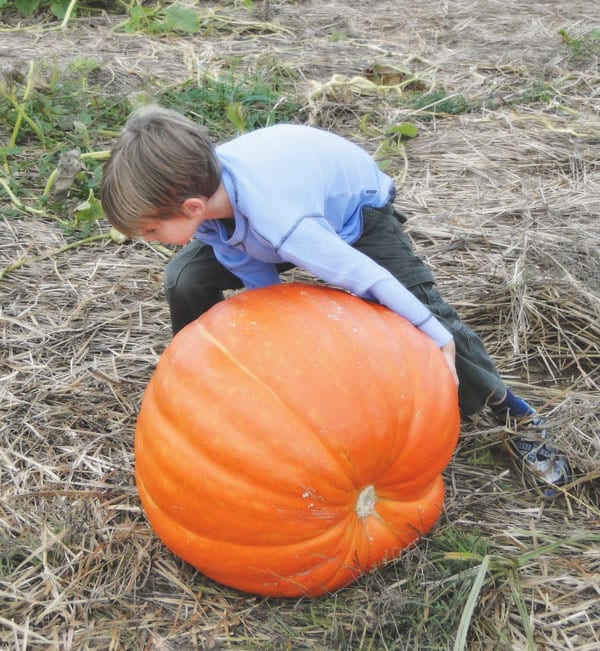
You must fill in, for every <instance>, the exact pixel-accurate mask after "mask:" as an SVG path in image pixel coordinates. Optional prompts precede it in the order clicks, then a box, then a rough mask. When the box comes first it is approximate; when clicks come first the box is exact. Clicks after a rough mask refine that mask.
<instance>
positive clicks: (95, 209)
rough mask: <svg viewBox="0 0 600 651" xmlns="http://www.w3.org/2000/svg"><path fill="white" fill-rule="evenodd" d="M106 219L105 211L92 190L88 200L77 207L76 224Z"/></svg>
mask: <svg viewBox="0 0 600 651" xmlns="http://www.w3.org/2000/svg"><path fill="white" fill-rule="evenodd" d="M102 217H104V210H103V209H102V204H101V203H100V200H99V199H96V197H95V196H94V191H93V190H90V193H89V195H88V198H87V199H86V200H85V201H82V202H81V203H80V204H79V205H78V206H76V207H75V224H82V223H93V222H95V221H98V220H99V219H102Z"/></svg>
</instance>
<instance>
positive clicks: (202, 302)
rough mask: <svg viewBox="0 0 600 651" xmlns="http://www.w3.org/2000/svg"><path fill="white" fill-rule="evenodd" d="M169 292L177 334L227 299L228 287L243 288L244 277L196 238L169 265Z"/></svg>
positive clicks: (166, 273)
mask: <svg viewBox="0 0 600 651" xmlns="http://www.w3.org/2000/svg"><path fill="white" fill-rule="evenodd" d="M164 283H165V294H166V296H167V301H168V303H169V309H170V311H171V325H172V327H173V334H177V333H178V332H179V330H181V329H182V328H183V327H184V326H186V325H187V324H188V323H191V322H192V321H194V320H195V319H197V318H198V317H199V316H200V315H201V314H203V313H204V312H206V311H207V310H208V309H210V308H211V307H212V306H213V305H215V304H216V303H219V302H220V301H222V300H223V298H224V297H223V291H224V290H226V289H241V287H242V286H243V285H242V282H241V280H240V279H239V278H238V277H237V276H236V275H234V274H233V273H231V271H229V270H228V269H226V268H225V267H224V266H223V265H222V264H221V263H220V262H219V261H218V260H217V258H216V257H215V254H214V252H213V249H212V247H211V246H209V245H208V244H204V243H203V242H200V241H198V240H192V241H191V242H190V243H189V244H187V245H186V246H184V247H183V249H181V251H180V252H179V253H178V254H177V255H175V257H173V258H172V259H171V260H170V261H169V263H168V264H167V268H166V270H165V280H164Z"/></svg>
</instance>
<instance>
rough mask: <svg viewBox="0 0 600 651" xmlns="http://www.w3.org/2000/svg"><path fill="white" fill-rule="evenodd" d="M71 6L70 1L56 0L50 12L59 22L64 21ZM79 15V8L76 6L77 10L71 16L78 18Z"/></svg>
mask: <svg viewBox="0 0 600 651" xmlns="http://www.w3.org/2000/svg"><path fill="white" fill-rule="evenodd" d="M68 6H69V0H54V2H52V4H51V5H50V11H51V12H52V14H53V15H54V16H56V18H58V19H59V20H62V19H63V18H64V17H65V14H66V13H67V8H68ZM76 15H77V6H75V9H74V10H73V13H72V14H71V16H76Z"/></svg>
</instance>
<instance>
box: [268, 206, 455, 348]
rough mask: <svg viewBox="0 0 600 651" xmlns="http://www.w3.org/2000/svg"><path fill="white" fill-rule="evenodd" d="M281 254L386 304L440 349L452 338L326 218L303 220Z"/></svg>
mask: <svg viewBox="0 0 600 651" xmlns="http://www.w3.org/2000/svg"><path fill="white" fill-rule="evenodd" d="M279 255H280V256H281V257H282V258H283V259H285V260H287V261H289V262H292V263H293V264H295V265H297V266H299V267H301V268H303V269H305V270H306V271H309V272H311V273H313V274H314V275H315V276H317V277H318V278H320V279H321V280H324V281H325V282H327V283H329V284H331V285H334V286H336V287H340V288H342V289H345V290H347V291H349V292H352V293H353V294H356V295H357V296H360V297H361V298H365V299H367V300H375V301H377V302H378V303H381V304H382V305H385V306H386V307H388V308H389V309H390V310H392V311H394V312H396V313H397V314H399V315H400V316H402V317H404V318H405V319H407V320H408V321H409V322H410V323H412V324H413V325H414V326H415V327H417V328H419V329H420V330H421V331H422V332H424V333H425V334H426V335H427V336H429V337H430V338H431V339H433V340H434V341H435V342H436V344H437V345H438V346H443V345H444V344H446V343H448V342H449V341H450V340H451V339H452V335H451V334H450V332H448V330H447V329H446V328H445V327H444V326H443V325H442V324H441V323H440V322H439V321H438V320H437V319H436V318H435V316H434V315H433V314H432V313H431V311H430V310H429V309H428V308H427V307H426V306H425V305H424V304H423V303H421V301H419V300H418V299H417V298H416V297H415V296H414V295H413V294H411V293H410V292H409V291H408V289H406V287H404V285H402V283H400V282H399V281H398V280H397V279H396V278H394V276H393V275H392V274H391V273H390V272H389V271H387V269H384V268H383V267H382V266H381V265H379V264H377V263H376V262H375V261H374V260H372V259H371V258H369V257H368V256H366V255H365V254H364V253H361V252H360V251H358V250H356V249H354V248H353V247H352V245H350V244H348V243H347V242H344V241H343V240H342V239H341V238H340V237H339V236H338V235H337V234H336V233H335V232H334V231H333V229H332V228H331V226H330V225H329V224H328V223H327V221H326V220H325V219H324V218H319V217H308V218H305V219H303V220H301V222H300V223H299V224H298V225H297V226H296V228H295V229H294V230H293V231H292V232H290V233H289V234H288V235H287V237H286V238H285V240H284V241H283V242H282V243H281V245H280V247H279Z"/></svg>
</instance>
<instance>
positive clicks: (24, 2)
mask: <svg viewBox="0 0 600 651" xmlns="http://www.w3.org/2000/svg"><path fill="white" fill-rule="evenodd" d="M40 2H41V0H15V6H16V7H17V9H18V10H19V12H20V13H22V14H24V15H25V16H30V15H31V14H32V13H33V12H34V11H35V10H36V9H37V8H38V7H39V6H40Z"/></svg>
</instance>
